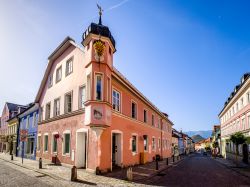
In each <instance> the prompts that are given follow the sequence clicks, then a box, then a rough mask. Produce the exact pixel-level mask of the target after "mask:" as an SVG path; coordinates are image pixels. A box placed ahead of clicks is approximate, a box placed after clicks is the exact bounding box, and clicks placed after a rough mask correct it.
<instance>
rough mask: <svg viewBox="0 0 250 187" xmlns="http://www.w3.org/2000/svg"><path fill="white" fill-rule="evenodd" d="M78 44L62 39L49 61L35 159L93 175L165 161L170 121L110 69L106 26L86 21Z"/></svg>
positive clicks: (112, 47) (40, 95)
mask: <svg viewBox="0 0 250 187" xmlns="http://www.w3.org/2000/svg"><path fill="white" fill-rule="evenodd" d="M82 44H83V48H81V47H79V46H78V45H77V44H76V43H75V41H74V40H73V39H71V38H69V37H68V38H66V39H65V40H64V41H63V42H62V44H61V45H60V46H59V47H58V48H57V49H56V50H55V51H54V52H53V53H52V54H51V55H50V57H49V62H48V66H47V69H46V72H45V75H44V78H43V80H42V83H41V86H40V88H39V91H38V94H37V97H36V102H38V103H39V104H40V106H41V109H40V119H41V121H40V122H39V124H38V140H37V158H39V157H41V158H43V159H48V160H51V159H53V158H54V157H55V156H56V159H57V162H61V163H66V164H71V165H76V166H77V167H83V168H87V169H88V170H91V171H96V172H98V171H109V170H112V168H113V167H117V166H118V167H126V166H129V165H135V164H139V163H145V162H148V161H152V160H154V159H155V157H156V155H160V156H161V157H162V158H166V157H170V156H171V144H172V142H171V137H172V125H173V123H172V122H171V121H170V120H169V118H168V116H167V115H166V114H164V113H162V112H161V111H160V110H159V109H158V108H156V107H155V106H154V105H153V104H152V103H151V102H150V101H149V100H148V99H147V98H146V97H145V96H143V95H142V94H141V93H140V92H139V91H138V90H137V89H136V88H135V87H134V86H133V85H132V84H131V83H130V82H129V81H128V80H127V79H126V78H125V77H124V76H123V75H122V74H121V73H120V72H119V71H118V70H116V68H115V67H114V65H113V54H114V52H115V51H116V49H115V40H114V38H113V37H112V35H111V32H110V31H109V28H108V27H106V26H103V25H102V24H101V23H100V22H99V24H95V23H91V25H90V26H89V27H88V28H87V30H86V31H85V32H84V34H83V41H82Z"/></svg>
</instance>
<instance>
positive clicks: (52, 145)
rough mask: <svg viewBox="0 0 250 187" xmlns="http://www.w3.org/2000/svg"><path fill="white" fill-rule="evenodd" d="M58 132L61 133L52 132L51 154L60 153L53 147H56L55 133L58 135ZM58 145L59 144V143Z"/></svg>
mask: <svg viewBox="0 0 250 187" xmlns="http://www.w3.org/2000/svg"><path fill="white" fill-rule="evenodd" d="M56 134H59V133H58V132H52V134H51V135H52V136H51V154H52V155H53V154H57V153H58V151H56V152H54V151H53V147H54V135H56ZM57 143H58V142H57ZM57 146H58V144H57ZM57 149H58V147H57Z"/></svg>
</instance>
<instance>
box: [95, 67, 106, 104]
mask: <svg viewBox="0 0 250 187" xmlns="http://www.w3.org/2000/svg"><path fill="white" fill-rule="evenodd" d="M98 75H99V76H100V75H101V81H102V82H101V100H97V99H96V96H97V95H96V91H97V90H96V86H97V79H96V77H97V76H98ZM94 86H95V87H94V92H95V94H94V96H95V98H94V100H96V101H103V100H104V99H103V98H104V73H103V72H98V71H95V72H94Z"/></svg>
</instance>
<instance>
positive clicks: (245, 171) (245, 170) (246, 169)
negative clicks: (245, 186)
mask: <svg viewBox="0 0 250 187" xmlns="http://www.w3.org/2000/svg"><path fill="white" fill-rule="evenodd" d="M214 160H215V161H217V162H219V163H221V164H223V165H224V166H226V167H227V168H230V169H232V170H234V171H236V172H237V173H239V174H241V175H243V176H245V177H249V178H250V165H249V164H245V163H243V162H241V161H239V163H238V164H237V165H236V163H234V162H233V160H229V159H225V158H218V157H216V158H214Z"/></svg>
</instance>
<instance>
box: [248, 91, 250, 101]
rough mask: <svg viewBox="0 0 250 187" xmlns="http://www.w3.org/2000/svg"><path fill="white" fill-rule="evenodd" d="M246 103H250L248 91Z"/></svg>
mask: <svg viewBox="0 0 250 187" xmlns="http://www.w3.org/2000/svg"><path fill="white" fill-rule="evenodd" d="M247 103H250V92H247Z"/></svg>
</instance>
